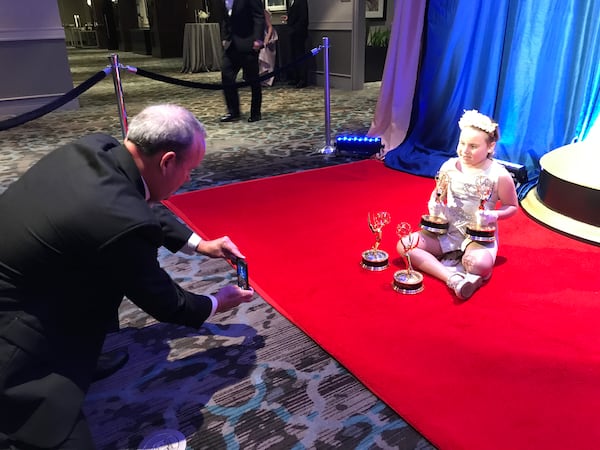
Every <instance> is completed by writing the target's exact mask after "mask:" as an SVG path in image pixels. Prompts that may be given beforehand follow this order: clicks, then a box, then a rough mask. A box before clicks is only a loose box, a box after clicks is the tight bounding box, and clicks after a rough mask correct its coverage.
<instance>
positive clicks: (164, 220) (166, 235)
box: [152, 205, 192, 253]
mask: <svg viewBox="0 0 600 450" xmlns="http://www.w3.org/2000/svg"><path fill="white" fill-rule="evenodd" d="M152 210H153V211H154V214H155V215H156V218H157V219H158V221H159V223H160V226H161V228H162V231H163V239H164V241H163V246H164V247H165V248H166V249H167V250H169V251H170V252H172V253H175V252H178V251H179V250H181V249H182V248H183V246H184V245H185V244H186V243H187V241H188V239H189V238H190V236H191V235H192V230H190V229H189V227H188V226H187V225H185V224H183V223H181V222H180V221H179V220H177V218H176V217H175V216H174V215H173V214H172V213H171V212H170V211H169V210H168V209H167V208H166V207H164V206H162V205H156V206H155V207H153V208H152Z"/></svg>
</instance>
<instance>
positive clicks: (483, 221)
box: [466, 175, 496, 242]
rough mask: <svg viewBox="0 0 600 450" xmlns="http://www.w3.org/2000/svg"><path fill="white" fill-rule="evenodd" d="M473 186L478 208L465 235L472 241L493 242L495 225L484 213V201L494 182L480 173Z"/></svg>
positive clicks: (489, 195) (488, 196)
mask: <svg viewBox="0 0 600 450" xmlns="http://www.w3.org/2000/svg"><path fill="white" fill-rule="evenodd" d="M475 186H476V188H477V195H478V196H479V209H478V210H477V212H476V213H475V221H474V222H473V223H470V224H469V225H468V226H467V229H466V233H467V236H469V239H471V240H473V241H478V242H494V240H495V239H496V225H495V224H494V223H489V220H488V218H487V217H486V214H485V210H486V208H485V203H486V201H488V200H489V198H490V197H491V195H492V192H493V190H494V182H493V181H492V180H490V179H489V178H488V177H485V176H483V175H482V176H478V177H477V178H476V179H475Z"/></svg>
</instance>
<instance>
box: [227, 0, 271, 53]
mask: <svg viewBox="0 0 600 450" xmlns="http://www.w3.org/2000/svg"><path fill="white" fill-rule="evenodd" d="M222 4H223V17H224V19H223V22H222V23H221V39H222V40H224V41H231V45H232V47H233V49H235V50H237V51H238V52H240V53H250V52H252V51H253V50H252V44H253V43H254V41H262V40H263V39H264V36H265V12H264V11H265V10H264V8H263V4H262V1H261V0H235V1H234V2H233V8H232V9H231V16H230V15H229V14H228V12H227V8H226V7H225V1H224V0H223V1H222Z"/></svg>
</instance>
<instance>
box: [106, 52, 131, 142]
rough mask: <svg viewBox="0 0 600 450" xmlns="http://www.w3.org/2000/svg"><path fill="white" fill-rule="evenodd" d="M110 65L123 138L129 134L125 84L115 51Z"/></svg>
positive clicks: (109, 58) (110, 57) (110, 58)
mask: <svg viewBox="0 0 600 450" xmlns="http://www.w3.org/2000/svg"><path fill="white" fill-rule="evenodd" d="M108 60H109V61H110V67H111V68H112V76H113V84H114V86H115V95H116V96H117V109H118V111H119V121H120V122H121V133H122V134H123V139H125V136H126V135H127V111H126V110H125V100H124V98H123V86H122V84H121V73H120V72H119V55H117V54H116V53H113V54H112V55H110V56H109V57H108Z"/></svg>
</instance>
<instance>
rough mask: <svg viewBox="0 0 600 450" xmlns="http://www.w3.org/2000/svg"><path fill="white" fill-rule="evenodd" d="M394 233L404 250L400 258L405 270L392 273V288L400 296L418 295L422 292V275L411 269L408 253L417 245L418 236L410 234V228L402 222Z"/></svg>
mask: <svg viewBox="0 0 600 450" xmlns="http://www.w3.org/2000/svg"><path fill="white" fill-rule="evenodd" d="M396 233H397V234H398V237H399V238H400V243H401V244H402V247H403V248H404V254H403V255H402V256H403V257H404V260H405V261H406V269H403V270H398V271H397V272H396V273H394V282H393V283H392V287H393V288H394V290H395V291H396V292H400V293H402V294H418V293H419V292H421V291H422V290H423V274H422V273H420V272H417V271H416V270H414V269H413V267H412V263H411V261H410V253H409V252H410V251H411V250H412V249H413V248H415V247H416V246H417V245H419V235H418V234H412V228H411V226H410V225H409V224H408V223H406V222H402V223H401V224H399V225H398V227H397V228H396Z"/></svg>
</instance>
